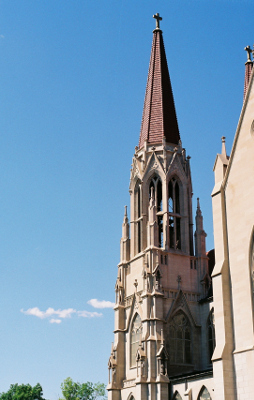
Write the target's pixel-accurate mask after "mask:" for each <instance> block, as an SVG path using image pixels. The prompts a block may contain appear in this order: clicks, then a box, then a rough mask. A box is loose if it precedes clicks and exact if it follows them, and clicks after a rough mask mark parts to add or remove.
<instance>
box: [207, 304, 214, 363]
mask: <svg viewBox="0 0 254 400" xmlns="http://www.w3.org/2000/svg"><path fill="white" fill-rule="evenodd" d="M207 334H208V354H209V362H212V361H211V360H212V356H213V352H214V349H215V326H214V310H213V308H212V309H211V311H210V313H209V315H208V319H207Z"/></svg>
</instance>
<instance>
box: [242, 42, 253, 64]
mask: <svg viewBox="0 0 254 400" xmlns="http://www.w3.org/2000/svg"><path fill="white" fill-rule="evenodd" d="M244 50H245V51H247V63H249V62H252V61H251V57H250V55H251V53H252V52H251V48H250V46H246V47H244Z"/></svg>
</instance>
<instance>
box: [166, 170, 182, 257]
mask: <svg viewBox="0 0 254 400" xmlns="http://www.w3.org/2000/svg"><path fill="white" fill-rule="evenodd" d="M168 214H169V219H168V220H169V245H170V247H171V248H172V249H181V215H180V187H179V183H178V182H177V180H176V178H172V179H171V180H170V181H169V183H168Z"/></svg>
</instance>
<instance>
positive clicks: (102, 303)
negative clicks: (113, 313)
mask: <svg viewBox="0 0 254 400" xmlns="http://www.w3.org/2000/svg"><path fill="white" fill-rule="evenodd" d="M87 303H88V304H90V306H92V307H94V308H114V307H115V303H112V302H111V301H106V300H97V299H91V300H89V301H88V302H87Z"/></svg>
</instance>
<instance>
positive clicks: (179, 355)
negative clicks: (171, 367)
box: [169, 312, 191, 364]
mask: <svg viewBox="0 0 254 400" xmlns="http://www.w3.org/2000/svg"><path fill="white" fill-rule="evenodd" d="M169 358H170V364H191V327H190V323H189V321H188V319H187V317H186V316H185V315H184V313H183V312H179V313H177V314H176V315H175V316H174V317H173V318H172V320H171V322H170V325H169Z"/></svg>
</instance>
